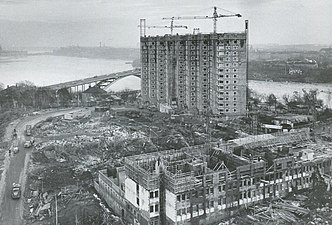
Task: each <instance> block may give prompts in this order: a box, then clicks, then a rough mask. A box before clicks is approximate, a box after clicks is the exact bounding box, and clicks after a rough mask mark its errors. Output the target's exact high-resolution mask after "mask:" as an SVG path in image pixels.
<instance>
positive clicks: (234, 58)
mask: <svg viewBox="0 0 332 225" xmlns="http://www.w3.org/2000/svg"><path fill="white" fill-rule="evenodd" d="M231 59H233V61H238V60H239V58H238V57H233V58H230V57H226V58H218V59H217V61H218V62H223V61H226V62H229V61H231Z"/></svg>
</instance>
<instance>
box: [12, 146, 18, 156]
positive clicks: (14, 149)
mask: <svg viewBox="0 0 332 225" xmlns="http://www.w3.org/2000/svg"><path fill="white" fill-rule="evenodd" d="M18 152H19V149H18V147H17V146H15V147H14V148H13V153H14V154H16V153H18Z"/></svg>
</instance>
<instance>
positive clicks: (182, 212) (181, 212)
mask: <svg viewBox="0 0 332 225" xmlns="http://www.w3.org/2000/svg"><path fill="white" fill-rule="evenodd" d="M225 203H226V199H225V198H222V199H221V198H220V199H218V205H221V204H225ZM213 204H214V201H210V204H209V202H207V203H206V208H213V207H214V205H213ZM203 209H204V207H203V203H199V204H198V205H193V206H192V211H193V212H198V211H199V210H203ZM190 213H191V211H190V207H188V208H182V209H178V210H177V212H176V215H177V216H181V215H185V214H190Z"/></svg>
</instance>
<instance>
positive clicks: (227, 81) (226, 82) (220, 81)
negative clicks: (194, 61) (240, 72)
mask: <svg viewBox="0 0 332 225" xmlns="http://www.w3.org/2000/svg"><path fill="white" fill-rule="evenodd" d="M218 83H219V84H223V83H224V81H223V80H219V81H218ZM229 83H230V82H229V80H225V84H229ZM233 83H234V84H236V83H237V81H236V80H233ZM219 87H220V88H224V87H223V86H219Z"/></svg>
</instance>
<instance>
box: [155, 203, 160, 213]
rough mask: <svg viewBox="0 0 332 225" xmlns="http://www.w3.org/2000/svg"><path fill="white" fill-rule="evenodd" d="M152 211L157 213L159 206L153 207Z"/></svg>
mask: <svg viewBox="0 0 332 225" xmlns="http://www.w3.org/2000/svg"><path fill="white" fill-rule="evenodd" d="M154 210H155V212H158V211H159V205H158V204H156V205H155V207H154Z"/></svg>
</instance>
